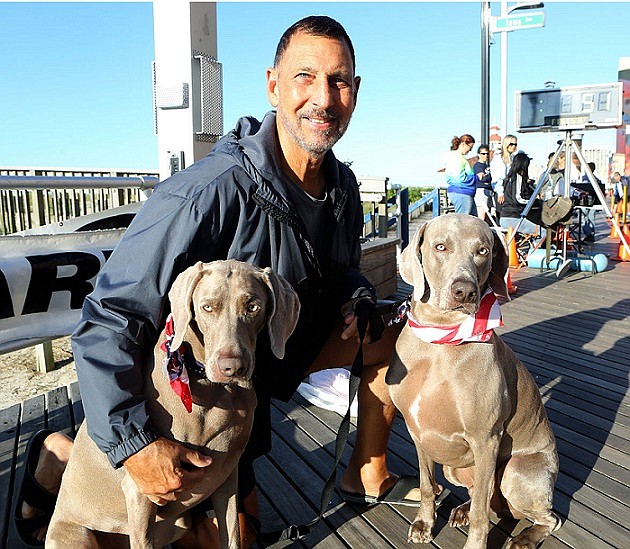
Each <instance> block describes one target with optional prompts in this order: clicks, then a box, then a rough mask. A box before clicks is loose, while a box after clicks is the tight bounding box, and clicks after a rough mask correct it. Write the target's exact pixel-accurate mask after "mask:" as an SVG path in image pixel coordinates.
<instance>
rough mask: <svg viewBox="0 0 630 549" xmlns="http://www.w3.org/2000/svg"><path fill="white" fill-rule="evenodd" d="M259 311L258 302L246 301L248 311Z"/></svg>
mask: <svg viewBox="0 0 630 549" xmlns="http://www.w3.org/2000/svg"><path fill="white" fill-rule="evenodd" d="M258 311H260V305H258V303H248V304H247V312H248V313H257V312H258Z"/></svg>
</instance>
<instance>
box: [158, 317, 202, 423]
mask: <svg viewBox="0 0 630 549" xmlns="http://www.w3.org/2000/svg"><path fill="white" fill-rule="evenodd" d="M164 330H165V333H166V339H165V340H164V341H163V342H162V343H161V344H160V349H162V350H163V351H164V352H165V353H166V358H165V359H164V361H163V362H162V369H163V371H164V375H165V376H166V377H168V380H169V382H170V384H171V387H172V388H173V391H175V394H176V395H177V396H178V397H179V398H181V400H182V402H183V404H184V406H185V407H186V410H187V411H188V413H190V412H192V394H191V393H190V380H189V379H188V369H190V370H191V371H193V372H194V373H195V374H197V375H199V376H201V377H205V368H204V366H203V364H201V363H200V362H197V360H195V356H194V355H193V353H192V351H191V350H190V348H189V347H188V346H187V345H186V344H182V345H181V346H180V347H179V349H175V350H174V351H173V350H171V342H172V341H173V337H174V335H175V323H174V321H173V315H172V314H169V315H168V317H167V319H166V326H165V328H164Z"/></svg>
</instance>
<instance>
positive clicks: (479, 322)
mask: <svg viewBox="0 0 630 549" xmlns="http://www.w3.org/2000/svg"><path fill="white" fill-rule="evenodd" d="M407 317H408V318H407V325H408V326H409V327H410V328H411V331H412V332H413V333H414V335H415V336H416V337H418V338H420V339H421V340H422V341H426V342H427V343H437V344H439V345H459V344H460V343H466V342H469V341H480V342H482V343H484V342H486V341H488V340H489V339H490V338H491V337H492V332H493V330H494V329H495V328H498V327H499V326H503V317H502V315H501V306H500V305H499V302H498V301H497V298H496V296H495V295H494V292H493V291H492V288H488V289H487V290H486V292H485V293H484V294H483V296H482V298H481V302H480V303H479V310H478V311H477V313H476V314H474V315H472V316H469V317H468V318H467V319H466V320H464V322H462V323H461V324H456V325H454V326H424V325H422V324H419V323H418V322H417V321H416V320H415V319H414V318H413V316H412V314H411V311H408V312H407Z"/></svg>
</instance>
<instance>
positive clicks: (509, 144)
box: [508, 143, 518, 147]
mask: <svg viewBox="0 0 630 549" xmlns="http://www.w3.org/2000/svg"><path fill="white" fill-rule="evenodd" d="M516 145H518V143H508V147H516Z"/></svg>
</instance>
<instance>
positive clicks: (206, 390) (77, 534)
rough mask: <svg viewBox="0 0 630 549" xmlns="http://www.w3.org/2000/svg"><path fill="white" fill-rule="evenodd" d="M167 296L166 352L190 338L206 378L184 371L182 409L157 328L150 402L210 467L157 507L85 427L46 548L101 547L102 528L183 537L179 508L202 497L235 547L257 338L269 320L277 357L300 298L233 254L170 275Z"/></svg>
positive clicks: (151, 540)
mask: <svg viewBox="0 0 630 549" xmlns="http://www.w3.org/2000/svg"><path fill="white" fill-rule="evenodd" d="M169 298H170V301H171V305H172V311H173V319H174V326H175V333H174V335H173V339H172V342H171V349H173V350H174V349H178V348H179V347H180V345H182V343H183V342H185V343H186V344H188V346H190V349H191V350H192V352H193V354H194V356H195V358H196V359H197V360H198V361H202V362H203V369H204V370H205V376H197V375H192V374H191V375H190V392H191V394H192V404H191V406H192V411H191V412H190V413H188V411H187V409H186V407H185V405H184V404H183V401H182V399H180V397H179V396H178V395H177V394H175V391H174V390H173V389H172V388H171V386H170V383H169V379H168V377H167V376H165V374H164V372H163V367H162V363H163V360H164V358H165V356H166V354H165V352H164V351H163V350H162V349H161V348H160V346H161V343H162V342H163V341H164V340H165V338H166V335H165V332H162V335H161V336H160V340H159V342H158V344H157V345H156V347H155V352H154V357H152V359H151V360H149V361H148V363H147V365H146V378H145V379H146V383H145V395H146V396H147V408H148V411H149V415H150V417H151V421H152V425H153V426H154V428H155V429H158V430H160V431H159V432H158V433H157V434H158V435H161V436H164V437H167V438H169V439H171V440H177V441H179V442H182V443H184V444H185V445H187V446H189V447H190V448H192V449H194V450H197V451H199V452H201V453H203V454H207V455H210V456H212V458H213V461H212V464H211V465H210V466H209V467H207V473H206V474H205V476H204V477H203V480H202V481H201V482H200V483H199V484H198V485H196V486H195V488H194V489H193V490H192V491H189V492H184V493H182V494H179V497H178V499H177V501H174V502H168V503H167V504H166V505H164V506H161V507H158V506H157V505H155V504H153V503H152V502H151V501H149V499H148V498H146V497H145V496H144V495H142V494H141V493H140V492H139V491H138V489H137V487H136V486H135V484H134V482H133V480H131V478H130V477H129V476H128V475H126V473H125V470H124V468H120V469H117V470H115V469H113V468H112V467H111V465H110V464H109V462H108V461H107V458H106V456H105V454H104V453H103V452H101V451H100V450H99V449H98V448H97V446H96V445H95V444H94V442H93V441H92V440H91V439H90V437H89V436H88V434H87V431H86V428H85V423H84V424H83V425H82V426H81V429H80V430H79V433H78V435H77V438H76V441H75V443H74V447H73V450H72V455H71V458H70V462H69V463H68V467H67V469H66V471H65V472H64V475H63V479H62V484H61V490H60V492H59V497H58V499H57V505H56V507H55V512H54V514H53V517H52V521H51V524H50V527H49V529H48V534H47V537H46V547H52V548H57V547H63V548H69V547H72V548H77V547H96V546H101V542H107V536H103V535H101V533H103V532H108V533H113V534H124V535H127V536H129V544H130V546H131V547H134V548H135V547H138V548H139V547H162V546H164V545H166V544H168V543H170V542H172V541H174V540H176V539H178V538H179V537H181V536H182V535H183V534H184V532H185V529H186V527H187V525H188V522H187V519H188V517H187V513H186V511H187V510H188V509H189V508H190V507H192V506H194V505H195V504H197V503H198V502H200V501H202V500H204V499H205V498H207V497H210V498H211V500H212V504H213V507H214V510H215V512H216V516H217V520H218V522H219V532H220V537H221V546H222V547H230V548H233V547H238V546H239V530H238V520H237V509H236V488H237V474H236V471H237V464H238V460H239V457H240V455H241V453H242V451H243V449H244V448H245V444H246V443H247V440H248V438H249V434H250V432H251V426H252V421H253V412H254V409H255V407H256V395H255V393H254V390H253V388H252V384H251V376H252V373H253V369H254V351H255V348H256V339H257V335H258V332H260V330H262V329H263V327H264V326H265V324H267V326H268V329H269V338H270V340H271V346H272V351H273V352H274V354H275V355H276V356H278V357H280V358H282V356H284V345H285V342H286V340H287V339H288V338H289V336H290V335H291V333H292V332H293V329H294V328H295V325H296V323H297V319H298V315H299V310H300V305H299V301H298V298H297V294H296V293H295V292H294V291H293V289H292V288H291V286H290V285H289V284H288V282H286V281H285V280H284V279H283V278H281V277H279V276H277V275H276V274H275V273H273V272H272V271H271V270H270V269H260V268H258V267H254V266H252V265H249V264H246V263H241V262H239V261H234V260H229V261H215V262H213V263H207V264H204V263H197V264H196V265H194V266H193V267H190V268H189V269H187V270H186V271H184V272H183V273H182V274H180V275H179V276H178V277H177V279H176V280H175V282H174V284H173V287H172V289H171V291H170V293H169ZM189 405H190V404H189ZM118 537H119V536H118ZM125 541H126V540H125ZM112 543H113V544H114V545H115V546H117V547H120V545H118V544H119V543H120V540H116V541H114V540H112V539H111V536H110V540H109V545H110V546H111V545H112ZM125 544H126V543H125Z"/></svg>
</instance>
